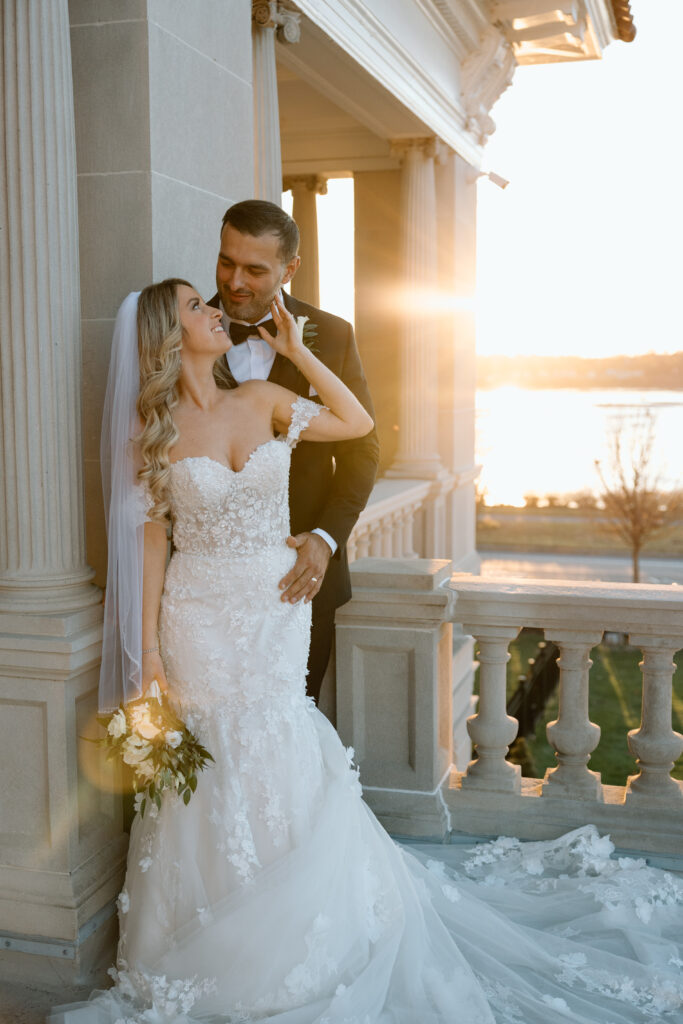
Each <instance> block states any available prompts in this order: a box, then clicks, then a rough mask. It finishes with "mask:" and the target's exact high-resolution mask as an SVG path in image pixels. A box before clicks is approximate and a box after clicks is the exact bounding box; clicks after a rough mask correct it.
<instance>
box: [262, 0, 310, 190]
mask: <svg viewBox="0 0 683 1024" xmlns="http://www.w3.org/2000/svg"><path fill="white" fill-rule="evenodd" d="M251 11H252V21H253V32H252V58H253V83H254V166H255V181H254V193H255V195H256V196H257V198H259V199H268V200H269V201H270V202H271V203H277V204H278V206H279V205H280V203H281V202H282V154H281V149H280V108H279V103H278V95H277V71H276V67H275V34H276V33H277V37H278V39H279V41H280V42H286V43H296V42H298V40H299V37H300V28H299V21H300V18H301V15H300V14H298V13H297V12H295V11H291V10H288V9H287V8H285V7H284V6H283V5H281V4H279V3H277V0H252V5H251Z"/></svg>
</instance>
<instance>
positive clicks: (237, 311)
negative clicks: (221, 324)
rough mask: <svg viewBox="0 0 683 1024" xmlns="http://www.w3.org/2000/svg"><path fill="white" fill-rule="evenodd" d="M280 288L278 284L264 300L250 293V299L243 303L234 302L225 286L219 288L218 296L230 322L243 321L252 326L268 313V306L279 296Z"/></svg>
mask: <svg viewBox="0 0 683 1024" xmlns="http://www.w3.org/2000/svg"><path fill="white" fill-rule="evenodd" d="M280 287H281V286H280V284H278V286H277V288H276V289H275V290H274V292H273V293H272V294H271V295H268V296H267V297H266V298H264V297H263V296H260V295H255V294H254V293H253V292H252V298H251V299H250V300H248V301H245V302H234V301H233V300H232V299H231V298H230V289H229V288H228V287H226V286H223V288H219V290H218V295H219V298H220V300H221V305H222V306H223V309H224V310H225V312H226V313H227V315H228V316H229V317H230V319H231V320H245V321H246V322H247V323H249V324H253V323H256V321H257V320H261V319H262V317H264V316H266V314H268V313H270V304H271V302H272V301H273V299H274V298H275V296H276V295H278V294H279V292H280Z"/></svg>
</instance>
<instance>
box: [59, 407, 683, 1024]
mask: <svg viewBox="0 0 683 1024" xmlns="http://www.w3.org/2000/svg"><path fill="white" fill-rule="evenodd" d="M319 408H320V407H319V406H317V405H315V404H314V403H312V402H310V401H308V400H307V399H298V400H297V401H296V403H295V405H294V416H293V421H292V426H291V428H290V430H289V433H288V435H287V438H286V439H279V438H278V439H274V440H272V441H268V442H266V443H265V444H262V445H260V446H259V447H258V448H257V449H256V450H255V451H254V452H253V454H252V455H251V457H250V459H249V461H248V462H247V464H246V466H245V467H244V468H243V469H242V470H241V471H240V472H236V471H233V470H231V469H229V468H227V467H225V466H224V465H221V464H219V463H217V462H215V461H213V460H212V459H210V458H208V457H199V458H187V459H182V460H181V461H179V462H177V463H175V464H174V466H173V469H172V476H171V484H170V492H171V500H172V508H173V519H174V534H173V536H174V544H175V553H174V555H173V557H172V559H171V562H170V565H169V568H168V571H167V575H166V582H165V589H164V595H163V599H162V608H161V644H162V654H163V657H164V664H165V666H166V670H167V674H168V679H169V682H170V684H171V686H172V689H173V692H174V694H175V695H176V697H177V699H178V700H179V702H180V703H181V707H182V713H183V715H184V717H185V719H186V721H187V722H188V724H189V725H190V727H191V728H192V729H193V730H195V732H196V733H197V735H198V736H199V737H200V739H201V740H202V742H203V743H204V744H205V745H206V747H207V748H208V749H209V750H210V751H211V752H212V754H213V756H214V758H215V765H213V766H211V767H210V768H208V769H207V770H206V771H205V772H204V773H202V774H201V775H200V776H199V784H198V787H197V792H196V794H195V795H194V796H193V798H192V800H191V802H190V804H189V806H187V807H186V806H184V805H183V804H182V803H181V802H180V801H179V800H177V799H176V798H174V797H173V796H170V797H169V796H166V798H165V799H164V802H163V803H162V808H161V811H160V812H158V813H157V814H153V813H151V812H149V811H148V812H147V814H146V815H145V817H144V819H142V820H141V819H140V816H139V815H137V816H136V818H135V820H134V823H133V829H132V833H131V838H130V850H129V856H128V871H127V875H126V882H125V887H124V889H123V891H122V893H121V895H120V897H119V920H120V931H121V939H120V945H119V951H118V964H117V970H116V971H115V972H113V974H114V976H115V985H114V987H113V988H112V989H110V990H108V991H102V992H97V993H93V995H92V996H91V998H90V1001H88V1002H87V1003H80V1004H77V1005H72V1006H70V1007H61V1008H58V1009H55V1010H54V1011H53V1013H52V1015H51V1017H50V1021H51V1022H52V1024H132V1022H136V1024H142V1022H146V1024H161V1022H172V1024H198V1022H202V1024H228V1022H229V1024H237V1022H248V1021H262V1022H264V1021H265V1022H270V1024H487V1022H499V1024H502V1022H506V1024H507V1022H510V1024H549V1022H554V1021H558V1022H559V1021H578V1022H583V1024H624V1022H629V1024H635V1022H645V1021H649V1022H653V1021H677V1022H681V1021H683V881H682V880H681V879H680V878H678V877H677V876H675V875H673V874H668V873H666V872H663V871H657V870H655V869H651V868H648V867H646V866H645V865H644V863H642V862H639V861H634V860H622V861H615V860H613V859H610V856H609V854H610V851H611V845H610V843H609V840H608V839H605V838H600V836H599V835H598V833H597V832H596V831H595V830H594V829H593V828H592V827H591V826H588V827H586V828H583V829H579V830H577V831H576V832H574V833H571V834H569V835H568V836H565V837H563V838H562V839H559V840H556V841H553V842H547V843H529V844H524V843H519V842H518V841H517V840H514V839H499V840H497V841H495V842H493V843H487V844H484V845H481V846H477V847H475V848H473V849H469V850H467V851H464V852H463V851H462V850H461V849H460V848H458V847H454V846H450V847H449V846H436V845H435V846H432V847H431V850H430V849H428V848H423V850H422V852H420V853H417V855H414V854H413V853H410V852H407V851H406V850H405V849H403V848H401V847H400V846H398V845H397V844H395V843H394V842H393V841H392V840H391V839H390V838H389V837H388V836H387V834H386V833H385V831H384V830H383V829H382V827H381V826H380V825H379V824H378V822H377V821H376V819H375V818H374V816H373V815H372V813H371V812H370V811H369V810H368V808H367V807H366V806H365V804H364V803H363V800H362V797H361V787H360V783H359V780H358V774H357V772H356V770H354V768H353V767H352V765H351V763H350V758H349V757H347V752H346V751H345V750H344V748H343V746H342V745H341V743H340V741H339V738H338V736H337V734H336V732H335V731H334V729H333V728H332V726H331V725H330V724H329V722H328V721H327V720H326V718H325V717H324V716H323V715H322V714H321V713H320V712H318V711H317V710H316V708H315V707H314V705H313V703H312V702H311V701H310V700H309V699H308V698H307V697H306V695H305V671H306V660H307V651H308V642H309V626H310V606H308V605H304V604H302V603H299V604H297V605H290V604H285V603H283V602H281V601H280V597H279V591H278V581H279V580H280V578H281V577H282V576H283V575H284V574H285V572H286V571H287V570H288V569H289V568H290V567H291V565H292V564H293V561H294V557H295V554H294V552H293V551H292V550H291V549H289V548H288V547H286V546H285V543H284V540H285V537H286V536H287V534H288V532H289V521H288V474H289V461H290V449H291V447H292V446H293V445H294V444H295V443H296V440H297V438H298V436H299V433H300V431H301V430H302V429H303V428H304V427H305V426H306V424H307V423H308V422H310V419H311V418H312V417H313V416H314V415H315V414H316V412H317V411H318V410H319ZM153 810H155V808H153ZM446 862H447V863H446Z"/></svg>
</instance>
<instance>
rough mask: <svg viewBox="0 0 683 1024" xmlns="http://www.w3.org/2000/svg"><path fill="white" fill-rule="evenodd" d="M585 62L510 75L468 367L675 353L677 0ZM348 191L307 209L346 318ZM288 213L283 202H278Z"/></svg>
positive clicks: (334, 306)
mask: <svg viewBox="0 0 683 1024" xmlns="http://www.w3.org/2000/svg"><path fill="white" fill-rule="evenodd" d="M631 8H632V11H633V15H634V19H635V23H636V27H637V30H638V35H637V37H636V39H635V41H634V42H633V43H628V44H626V43H621V42H616V43H612V44H611V45H610V46H609V47H608V48H607V49H606V51H605V53H604V56H603V59H602V60H600V61H583V62H578V63H576V64H569V63H568V64H550V65H539V66H534V67H523V68H518V69H517V71H516V73H515V78H514V81H513V84H512V86H511V87H510V88H509V89H508V90H507V92H506V93H504V94H503V96H502V97H501V99H500V100H499V102H498V103H497V104H496V106H495V107H494V108H493V111H492V114H493V117H494V119H495V121H496V124H497V126H498V127H497V130H496V132H495V133H494V135H493V136H492V138H491V140H490V141H489V143H488V146H487V147H486V150H485V166H486V168H487V169H488V170H492V171H495V172H496V173H498V174H500V175H502V176H503V177H505V178H507V179H509V181H510V185H509V186H508V187H507V188H506V189H505V191H501V190H500V189H499V188H497V187H496V186H495V185H493V184H492V183H491V182H490V181H488V180H487V179H480V181H479V184H478V192H479V204H478V205H479V212H478V215H479V234H478V254H479V266H478V295H477V314H478V342H477V350H478V352H480V353H481V354H482V355H489V354H494V353H506V354H508V355H514V354H517V353H523V354H540V355H553V354H555V355H562V354H567V353H571V354H574V355H585V356H609V355H617V354H620V353H625V354H627V355H635V354H638V353H642V352H649V351H655V352H673V351H678V350H679V349H683V313H682V312H681V309H682V306H683V303H682V302H681V299H680V295H681V293H682V292H683V287H682V286H681V275H682V274H683V258H682V255H683V191H682V188H683V186H682V181H683V139H682V135H681V130H680V121H681V102H682V100H683V87H682V86H681V70H680V68H681V57H680V47H681V40H682V39H683V0H632V3H631ZM352 189H353V184H352V181H351V180H350V179H337V180H332V181H330V182H329V195H328V196H324V197H319V200H318V216H319V222H320V263H321V297H320V298H321V305H322V306H323V307H324V308H327V309H330V310H333V311H334V312H336V313H338V314H339V315H340V316H344V317H346V318H347V319H353V234H352V226H351V225H352V223H353V192H352ZM287 200H288V201H289V202H291V198H290V197H289V196H288V197H287Z"/></svg>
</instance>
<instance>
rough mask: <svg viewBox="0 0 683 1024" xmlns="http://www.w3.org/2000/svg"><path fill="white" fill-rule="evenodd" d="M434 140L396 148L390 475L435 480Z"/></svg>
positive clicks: (437, 467)
mask: <svg viewBox="0 0 683 1024" xmlns="http://www.w3.org/2000/svg"><path fill="white" fill-rule="evenodd" d="M436 153H437V143H436V140H434V139H406V140H401V141H400V142H397V143H395V144H394V147H393V154H394V155H396V156H399V157H400V158H401V160H402V175H401V221H402V223H401V253H402V263H403V274H402V277H403V280H402V298H401V303H400V306H401V308H400V315H401V406H400V416H399V441H398V451H397V453H396V458H395V460H394V463H393V465H392V466H391V468H390V469H389V470H388V472H387V476H395V477H396V476H398V477H408V478H434V477H438V476H439V475H440V473H441V471H442V467H441V461H440V458H439V454H438V445H437V421H438V379H437V352H438V318H437V316H436V310H435V309H434V308H433V298H434V294H435V291H436V273H437V219H436V192H435V184H434V158H435V156H436Z"/></svg>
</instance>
